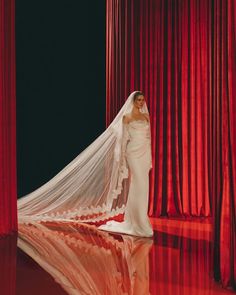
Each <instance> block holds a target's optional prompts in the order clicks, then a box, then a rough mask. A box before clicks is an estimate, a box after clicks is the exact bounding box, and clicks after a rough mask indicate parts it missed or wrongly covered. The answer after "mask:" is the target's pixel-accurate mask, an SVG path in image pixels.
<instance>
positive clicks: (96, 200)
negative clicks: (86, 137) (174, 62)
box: [18, 91, 152, 236]
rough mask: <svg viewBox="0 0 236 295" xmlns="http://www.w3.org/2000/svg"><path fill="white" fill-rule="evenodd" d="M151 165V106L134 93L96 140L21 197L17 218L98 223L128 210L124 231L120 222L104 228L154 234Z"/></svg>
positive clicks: (29, 220)
mask: <svg viewBox="0 0 236 295" xmlns="http://www.w3.org/2000/svg"><path fill="white" fill-rule="evenodd" d="M77 136H80V137H81V138H82V137H83V134H81V135H79V134H78V135H77ZM150 168H151V148H150V123H149V116H148V109H147V105H146V103H145V100H144V95H143V94H142V93H141V92H139V91H135V92H133V93H131V94H130V95H129V97H128V98H127V100H126V102H125V104H124V105H123V107H122V108H121V110H120V111H119V113H118V114H117V116H116V117H115V119H114V120H113V121H112V123H111V124H110V125H109V126H108V128H107V129H106V130H105V131H104V132H103V133H102V134H101V135H100V136H99V137H98V138H97V139H96V140H95V141H94V142H92V144H90V145H89V146H88V147H87V148H86V149H85V150H84V151H82V153H80V154H79V155H78V156H77V157H76V158H75V159H74V160H73V161H71V162H70V163H69V164H68V165H67V166H66V167H64V169H62V170H61V171H60V172H59V173H58V174H57V175H55V176H54V177H53V178H52V179H51V180H49V181H48V182H47V183H45V184H44V185H42V186H41V187H39V188H38V189H36V190H35V191H33V192H31V193H29V194H27V195H26V196H24V197H23V198H20V199H19V200H18V221H19V223H30V222H35V221H38V222H40V223H42V222H47V221H54V222H55V221H57V222H71V221H73V222H80V223H81V222H85V223H86V222H89V223H94V224H95V225H96V224H97V222H101V221H104V220H107V219H111V218H113V217H114V216H118V215H119V214H122V213H125V219H124V222H125V223H122V224H119V226H122V229H121V230H120V228H119V229H117V224H116V223H113V224H112V223H110V225H109V224H107V225H106V226H109V228H105V226H104V227H103V229H104V230H105V229H107V230H113V231H119V232H122V231H123V230H124V226H125V232H126V233H129V234H133V235H141V236H151V235H152V229H151V225H150V223H149V220H148V217H147V205H148V173H149V170H150ZM129 172H130V173H129ZM129 176H131V182H129ZM127 198H128V201H127ZM130 223H132V226H129V227H127V224H130ZM113 225H114V226H115V227H116V228H114V226H113ZM100 229H102V227H100Z"/></svg>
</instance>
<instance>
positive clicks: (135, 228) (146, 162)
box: [98, 120, 153, 237]
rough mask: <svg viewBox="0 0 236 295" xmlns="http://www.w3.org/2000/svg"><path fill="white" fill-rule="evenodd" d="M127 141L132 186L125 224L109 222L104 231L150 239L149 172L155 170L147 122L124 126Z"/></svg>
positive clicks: (136, 121) (102, 228)
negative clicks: (148, 213)
mask: <svg viewBox="0 0 236 295" xmlns="http://www.w3.org/2000/svg"><path fill="white" fill-rule="evenodd" d="M125 126H126V132H127V133H128V141H127V145H126V150H125V156H126V160H127V164H128V167H129V173H130V186H129V193H128V199H127V204H126V208H125V214H124V221H122V222H118V221H114V220H111V221H108V222H107V223H106V224H103V225H101V226H99V227H98V228H99V229H101V230H106V231H111V232H117V233H125V234H129V235H134V236H141V237H151V236H153V229H152V226H151V223H150V220H149V218H148V215H147V211H148V198H149V171H150V169H151V167H152V156H151V137H150V125H149V123H148V122H147V121H146V120H135V121H132V122H130V123H129V124H125Z"/></svg>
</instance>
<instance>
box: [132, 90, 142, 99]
mask: <svg viewBox="0 0 236 295" xmlns="http://www.w3.org/2000/svg"><path fill="white" fill-rule="evenodd" d="M139 95H142V96H144V93H143V92H142V91H137V92H135V94H134V97H133V101H135V100H136V98H137V97H138V96H139Z"/></svg>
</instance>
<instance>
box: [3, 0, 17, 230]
mask: <svg viewBox="0 0 236 295" xmlns="http://www.w3.org/2000/svg"><path fill="white" fill-rule="evenodd" d="M0 6H1V8H0V234H5V233H8V232H10V231H12V230H16V227H17V219H16V135H15V121H16V120H15V23H14V11H15V7H14V0H0Z"/></svg>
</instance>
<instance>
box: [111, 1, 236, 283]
mask: <svg viewBox="0 0 236 295" xmlns="http://www.w3.org/2000/svg"><path fill="white" fill-rule="evenodd" d="M235 15H236V14H235V1H234V0H215V1H212V0H191V1H188V0H181V1H177V0H176V1H173V0H148V1H146V0H130V1H125V0H107V32H106V35H107V48H106V49H107V60H106V61H107V64H106V75H107V76H106V80H107V95H106V99H107V117H106V121H107V125H108V124H109V123H110V122H111V121H112V119H113V118H114V116H115V114H116V113H117V111H118V109H119V108H120V107H121V106H122V105H123V103H124V100H125V99H126V97H127V96H128V95H129V93H130V92H132V91H133V90H142V91H144V92H145V95H146V99H147V103H148V106H149V110H150V115H151V125H152V153H153V160H154V163H153V169H152V172H151V177H150V181H151V185H150V204H149V213H150V215H151V216H160V215H165V216H176V215H178V216H209V215H211V213H212V212H214V213H215V224H216V227H215V229H216V230H215V233H216V234H215V257H218V260H216V263H217V265H216V266H217V269H218V278H221V279H222V281H224V282H225V284H231V285H232V282H233V281H234V282H235V276H236V265H235V231H236V217H235V210H236V209H235V208H236V204H235V198H236V175H235V174H236V173H235V171H236V144H235V141H236V130H235V128H236V122H235V120H236V106H235V104H236V93H235V92H236V90H235V88H233V82H235V81H236V77H235V71H236V61H235V52H236V33H235V28H236V18H235ZM212 209H213V210H212ZM223 241H225V243H223ZM224 249H225V250H228V253H227V255H228V256H227V255H226V256H224V254H223V252H222V251H223V250H224ZM230 257H233V259H232V260H231V263H230V265H229V261H230ZM225 258H227V259H225ZM230 281H231V283H230ZM227 282H228V283H227Z"/></svg>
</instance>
